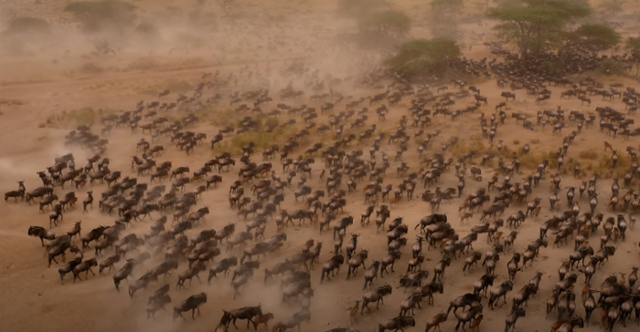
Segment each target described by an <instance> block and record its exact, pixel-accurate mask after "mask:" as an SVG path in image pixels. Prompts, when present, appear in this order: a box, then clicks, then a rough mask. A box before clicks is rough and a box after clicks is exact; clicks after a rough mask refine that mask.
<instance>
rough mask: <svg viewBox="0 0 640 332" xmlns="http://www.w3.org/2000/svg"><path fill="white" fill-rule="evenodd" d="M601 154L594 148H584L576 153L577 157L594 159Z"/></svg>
mask: <svg viewBox="0 0 640 332" xmlns="http://www.w3.org/2000/svg"><path fill="white" fill-rule="evenodd" d="M600 156H601V154H600V153H598V152H596V151H594V150H584V151H580V153H578V158H580V159H586V160H596V159H598V158H600Z"/></svg>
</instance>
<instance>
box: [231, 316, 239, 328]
mask: <svg viewBox="0 0 640 332" xmlns="http://www.w3.org/2000/svg"><path fill="white" fill-rule="evenodd" d="M236 319H238V317H233V321H232V323H233V327H235V328H236V329H238V325H236Z"/></svg>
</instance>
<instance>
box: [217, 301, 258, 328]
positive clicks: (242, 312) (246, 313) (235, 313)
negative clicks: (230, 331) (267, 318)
mask: <svg viewBox="0 0 640 332" xmlns="http://www.w3.org/2000/svg"><path fill="white" fill-rule="evenodd" d="M227 313H228V314H229V319H230V323H233V326H234V327H235V328H236V329H237V328H238V326H237V325H236V320H237V319H246V320H247V328H249V323H252V324H253V327H254V328H255V329H257V328H258V325H257V324H256V322H254V321H253V317H256V316H262V305H261V304H258V305H257V306H255V307H243V308H240V309H235V310H231V311H225V314H227Z"/></svg>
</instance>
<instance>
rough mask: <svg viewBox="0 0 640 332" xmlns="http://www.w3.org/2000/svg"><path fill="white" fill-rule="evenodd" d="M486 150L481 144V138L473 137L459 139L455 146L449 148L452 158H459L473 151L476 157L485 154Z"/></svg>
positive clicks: (478, 136)
mask: <svg viewBox="0 0 640 332" xmlns="http://www.w3.org/2000/svg"><path fill="white" fill-rule="evenodd" d="M485 150H486V148H485V146H484V143H483V142H482V136H480V135H473V136H471V137H469V138H462V139H459V140H458V142H457V143H456V144H454V145H453V146H451V147H450V148H449V151H450V152H451V154H453V157H454V158H459V157H461V156H463V155H464V154H466V153H468V152H471V151H474V152H475V153H476V157H478V156H481V155H482V154H483V153H484V152H485Z"/></svg>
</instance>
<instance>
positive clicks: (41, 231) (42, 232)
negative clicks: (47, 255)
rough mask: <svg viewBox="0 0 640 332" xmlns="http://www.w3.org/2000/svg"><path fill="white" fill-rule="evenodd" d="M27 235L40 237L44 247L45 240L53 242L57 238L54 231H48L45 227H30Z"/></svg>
mask: <svg viewBox="0 0 640 332" xmlns="http://www.w3.org/2000/svg"><path fill="white" fill-rule="evenodd" d="M27 235H30V236H37V237H39V238H40V242H41V243H42V246H43V247H44V240H49V241H51V240H53V239H55V238H56V234H55V233H54V232H53V231H50V230H47V229H45V228H44V227H40V226H30V227H29V231H28V232H27Z"/></svg>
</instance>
